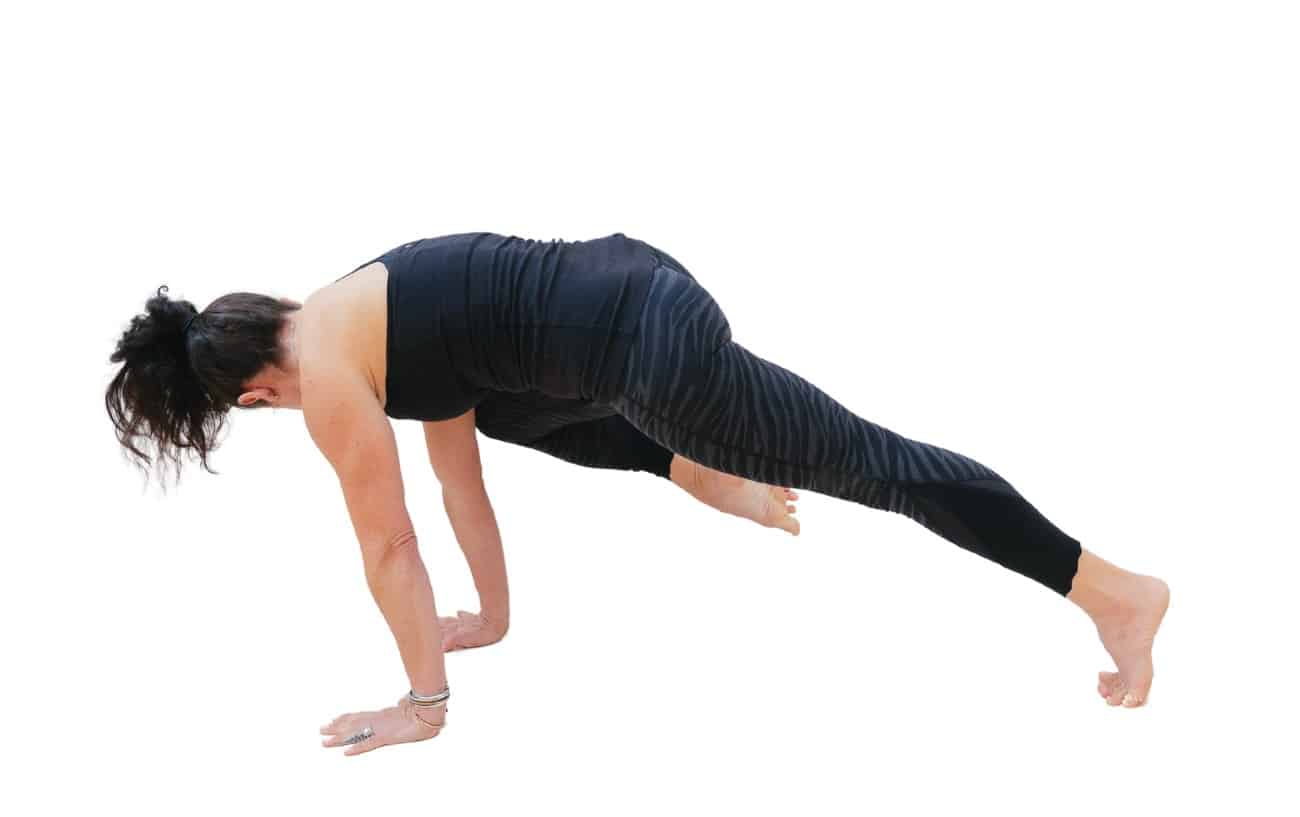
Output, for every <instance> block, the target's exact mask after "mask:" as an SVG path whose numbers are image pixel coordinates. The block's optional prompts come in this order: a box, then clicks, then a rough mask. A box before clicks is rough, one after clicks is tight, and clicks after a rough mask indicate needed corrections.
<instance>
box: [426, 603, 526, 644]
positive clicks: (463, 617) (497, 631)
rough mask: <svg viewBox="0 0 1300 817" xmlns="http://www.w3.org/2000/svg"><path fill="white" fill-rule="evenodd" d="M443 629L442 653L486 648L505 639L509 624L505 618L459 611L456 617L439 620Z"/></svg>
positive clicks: (444, 617)
mask: <svg viewBox="0 0 1300 817" xmlns="http://www.w3.org/2000/svg"><path fill="white" fill-rule="evenodd" d="M438 624H439V625H440V626H441V627H442V651H443V652H451V651H452V650H463V649H468V648H470V647H484V646H487V645H488V644H495V643H496V642H498V641H500V640H501V639H502V638H505V635H506V630H507V629H508V628H509V626H510V625H509V622H508V621H506V619H505V617H504V616H500V617H498V616H492V615H486V614H484V613H469V612H466V611H464V610H459V611H457V613H456V615H455V616H443V617H441V618H439V619H438Z"/></svg>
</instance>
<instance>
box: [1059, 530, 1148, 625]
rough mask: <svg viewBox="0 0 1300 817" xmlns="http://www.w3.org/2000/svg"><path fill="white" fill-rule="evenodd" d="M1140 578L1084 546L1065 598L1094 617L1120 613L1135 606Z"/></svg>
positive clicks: (1105, 616) (1128, 610)
mask: <svg viewBox="0 0 1300 817" xmlns="http://www.w3.org/2000/svg"><path fill="white" fill-rule="evenodd" d="M1141 579H1142V576H1141V575H1140V574H1137V573H1133V572H1130V571H1128V570H1125V569H1124V568H1122V567H1119V566H1118V565H1115V564H1112V563H1111V562H1108V561H1106V560H1105V559H1103V558H1101V557H1100V556H1098V555H1097V554H1095V553H1092V552H1091V551H1089V550H1088V549H1087V548H1084V549H1083V550H1082V551H1081V552H1080V554H1079V566H1078V569H1077V571H1076V572H1075V574H1074V581H1073V582H1072V583H1071V585H1070V592H1069V594H1068V595H1067V596H1066V598H1068V599H1069V600H1070V601H1072V602H1074V603H1075V604H1077V605H1078V606H1079V607H1080V608H1081V609H1082V610H1083V611H1084V612H1085V613H1087V614H1088V615H1089V616H1090V617H1091V618H1092V619H1094V620H1096V619H1099V618H1107V617H1111V616H1115V615H1123V614H1125V613H1127V612H1130V611H1131V610H1132V609H1133V607H1134V606H1135V604H1136V596H1137V595H1138V592H1137V591H1138V587H1139V584H1140V581H1141Z"/></svg>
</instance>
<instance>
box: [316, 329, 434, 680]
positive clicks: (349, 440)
mask: <svg viewBox="0 0 1300 817" xmlns="http://www.w3.org/2000/svg"><path fill="white" fill-rule="evenodd" d="M304 340H305V339H304ZM330 347H331V344H330V343H328V341H323V339H321V338H313V339H312V342H311V343H310V344H308V343H303V344H302V347H301V348H303V349H313V350H317V351H315V352H314V353H313V355H312V357H311V358H308V357H307V356H305V355H304V358H303V359H302V360H301V361H300V366H301V375H302V408H303V416H304V419H305V420H306V423H307V429H308V431H309V432H310V434H311V437H312V440H313V441H314V442H315V443H316V445H317V447H319V448H320V450H321V453H323V454H324V455H325V458H326V459H327V460H329V462H330V464H331V465H332V466H334V470H335V472H336V473H337V475H338V479H339V485H340V487H341V488H342V489H343V496H344V499H345V501H346V503H347V508H348V514H349V515H350V516H351V518H352V526H353V529H354V530H355V531H356V536H357V540H358V542H359V543H360V545H361V557H362V561H363V563H364V566H365V574H366V583H367V585H368V586H369V588H370V594H371V596H373V597H374V599H375V602H376V603H377V604H378V605H379V609H380V612H381V613H382V614H383V616H384V620H385V621H386V622H387V623H388V628H389V629H390V630H391V631H392V633H393V637H394V638H395V639H396V641H397V648H398V651H399V652H400V653H401V657H402V664H403V666H404V667H405V668H406V673H407V675H408V676H409V678H410V682H411V688H412V689H413V690H415V692H416V693H417V694H421V695H430V694H433V693H434V692H437V691H438V690H440V689H442V688H443V687H444V686H445V685H446V683H447V677H446V670H445V667H444V665H443V654H442V633H441V630H440V626H439V624H438V618H437V613H436V609H435V607H434V600H433V588H432V587H431V586H430V584H429V575H428V573H427V572H426V571H425V567H424V562H423V560H421V558H420V552H419V549H418V547H417V543H416V537H415V531H414V529H413V528H412V525H411V519H410V516H409V515H408V513H407V509H406V500H405V497H404V494H403V490H402V474H401V469H400V467H399V464H398V458H397V443H396V440H395V438H394V436H393V430H392V427H391V426H390V425H389V423H388V417H387V416H386V415H385V414H384V412H383V408H382V406H380V405H379V401H378V399H377V398H376V397H375V395H374V392H373V391H372V390H371V388H370V385H369V384H368V383H367V381H366V378H365V376H364V374H362V373H361V372H359V371H357V370H356V369H355V367H352V366H350V365H348V364H347V363H346V362H340V361H345V358H346V356H345V355H344V354H337V353H336V350H333V349H331V348H330Z"/></svg>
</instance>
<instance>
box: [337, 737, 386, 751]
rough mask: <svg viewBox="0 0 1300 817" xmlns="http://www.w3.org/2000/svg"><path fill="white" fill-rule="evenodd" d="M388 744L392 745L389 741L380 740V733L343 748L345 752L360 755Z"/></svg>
mask: <svg viewBox="0 0 1300 817" xmlns="http://www.w3.org/2000/svg"><path fill="white" fill-rule="evenodd" d="M388 745H390V744H389V743H388V741H385V740H380V739H379V736H378V735H374V736H373V737H370V738H367V739H366V740H363V741H361V742H360V743H354V744H352V745H351V746H349V747H348V748H346V749H344V750H343V754H345V755H360V754H365V753H366V752H369V751H371V750H372V749H378V748H379V747H380V746H388Z"/></svg>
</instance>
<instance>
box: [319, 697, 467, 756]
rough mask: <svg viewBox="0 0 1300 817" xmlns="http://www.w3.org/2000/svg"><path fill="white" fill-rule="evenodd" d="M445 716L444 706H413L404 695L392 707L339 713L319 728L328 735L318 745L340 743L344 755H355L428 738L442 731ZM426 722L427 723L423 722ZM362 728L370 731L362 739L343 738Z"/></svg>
mask: <svg viewBox="0 0 1300 817" xmlns="http://www.w3.org/2000/svg"><path fill="white" fill-rule="evenodd" d="M446 719H447V707H446V706H439V707H433V708H417V707H416V706H415V705H414V704H412V703H411V699H410V698H407V697H406V696H405V695H403V696H402V699H401V700H400V701H398V702H397V705H396V706H390V707H389V708H387V709H376V710H372V711H370V712H349V713H347V714H346V715H339V716H338V717H337V718H335V719H334V720H332V721H330V722H329V723H327V724H326V725H324V726H322V727H321V728H320V733H321V734H322V735H328V737H326V738H325V740H323V741H321V746H324V747H326V748H330V747H333V746H344V745H346V746H347V747H348V748H347V749H345V750H343V754H345V755H359V754H361V753H362V752H369V751H370V750H371V749H378V748H379V747H380V746H392V745H393V744H395V743H412V742H414V741H417V740H428V739H429V738H431V737H435V736H436V735H437V734H438V733H439V732H441V731H442V726H443V724H444V722H445V721H446ZM426 721H427V723H426ZM366 727H370V729H371V730H372V731H373V732H374V734H373V735H372V736H371V737H368V738H366V739H365V740H361V741H356V742H353V743H351V744H348V743H347V740H348V739H349V738H350V737H352V736H353V735H356V734H357V733H358V732H361V731H362V730H364V729H365V728H366Z"/></svg>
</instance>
